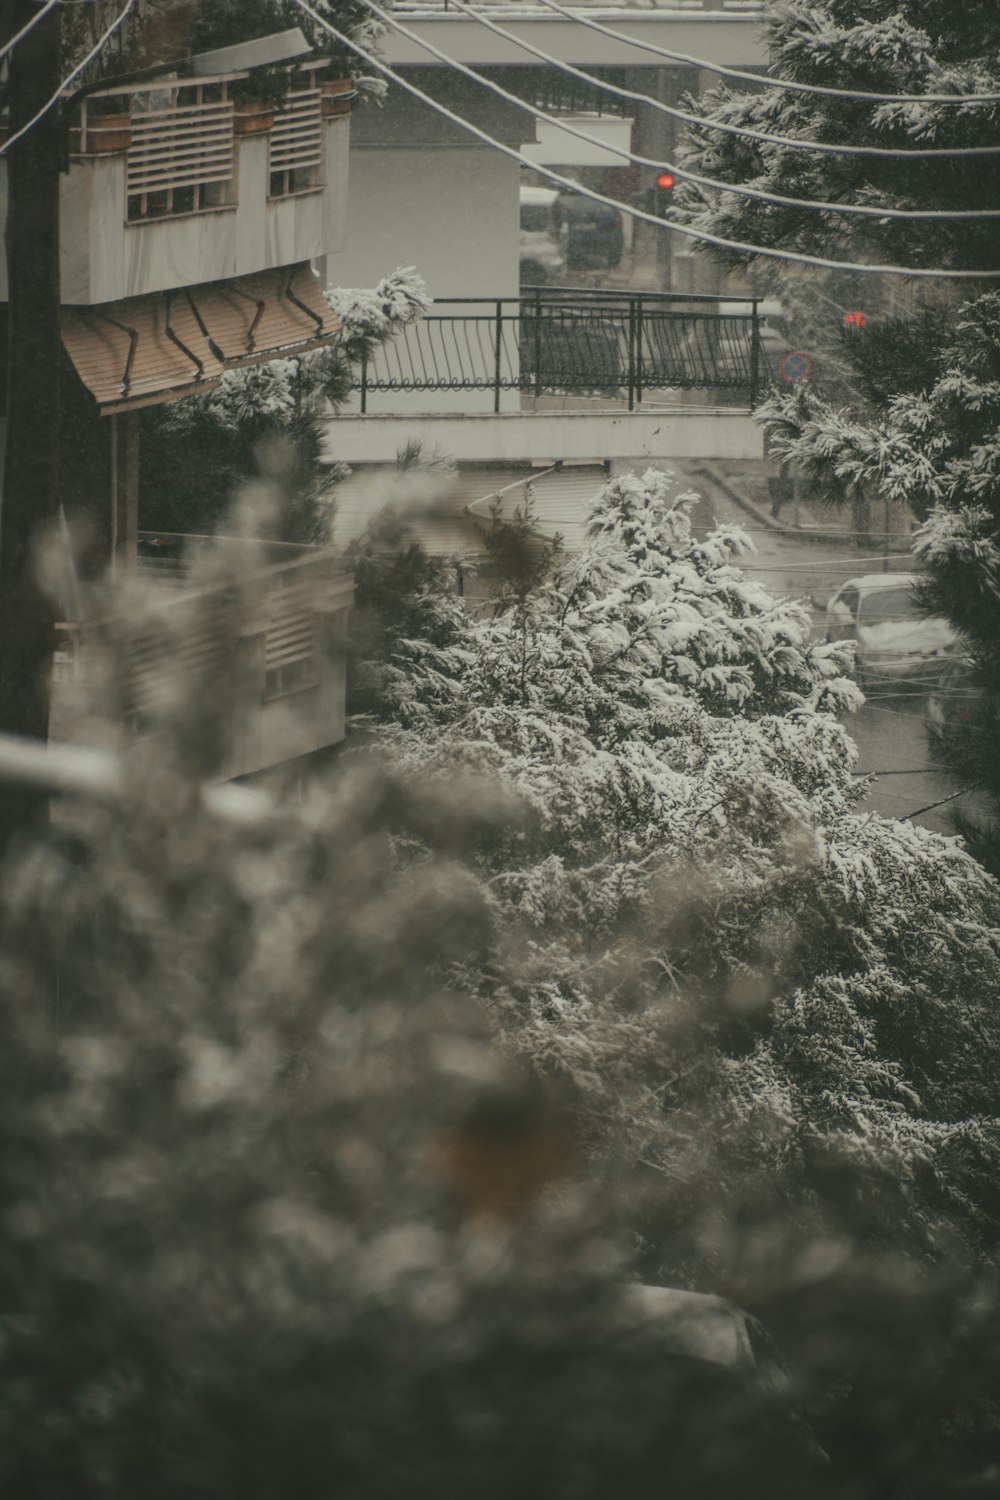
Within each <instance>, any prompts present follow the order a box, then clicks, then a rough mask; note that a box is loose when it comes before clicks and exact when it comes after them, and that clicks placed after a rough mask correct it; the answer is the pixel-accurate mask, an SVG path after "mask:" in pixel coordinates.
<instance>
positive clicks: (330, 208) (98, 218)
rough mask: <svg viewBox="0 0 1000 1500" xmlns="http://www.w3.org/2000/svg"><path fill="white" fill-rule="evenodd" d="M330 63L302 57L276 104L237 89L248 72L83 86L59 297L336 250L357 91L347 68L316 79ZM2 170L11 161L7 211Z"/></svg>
mask: <svg viewBox="0 0 1000 1500" xmlns="http://www.w3.org/2000/svg"><path fill="white" fill-rule="evenodd" d="M323 67H324V63H323V62H316V63H312V64H310V63H307V64H305V65H303V66H301V67H299V68H298V69H296V70H295V73H294V75H293V77H292V81H291V84H290V88H289V92H288V94H287V96H286V98H285V99H284V101H283V102H282V104H281V106H280V107H279V108H274V107H271V108H268V107H267V106H265V105H262V104H261V103H259V102H256V101H252V102H248V101H245V100H241V99H240V98H239V97H234V94H235V95H237V96H238V94H239V89H238V88H237V87H236V86H237V85H238V84H239V83H240V82H241V80H242V79H245V78H246V77H247V76H248V75H247V74H246V73H245V72H232V73H220V74H217V75H214V76H208V77H184V78H180V77H174V78H162V77H161V78H157V79H156V80H155V81H152V82H148V81H147V82H139V83H129V84H128V85H127V87H126V86H125V85H124V84H121V83H119V84H118V85H117V86H116V87H114V88H110V87H109V88H106V89H100V90H95V91H93V92H91V93H88V94H85V95H84V96H83V97H82V98H80V100H79V101H78V103H77V105H76V108H75V111H74V114H73V117H72V118H71V123H70V129H69V139H68V148H69V163H68V170H67V171H66V173H65V175H64V177H63V179H62V188H61V201H60V241H61V280H62V289H61V299H62V302H63V303H64V304H70V305H76V306H92V305H96V304H107V303H114V302H118V301H121V300H123V299H125V298H129V297H136V296H143V295H146V294H149V293H155V292H161V291H167V290H171V289H174V288H179V287H184V286H190V285H197V284H203V283H206V282H216V281H230V280H232V279H234V278H236V277H239V276H246V275H252V274H254V273H256V272H260V271H265V270H270V269H273V268H277V267H281V266H288V265H292V264H301V263H302V262H304V261H309V260H313V259H316V258H317V257H319V256H321V255H324V254H326V253H327V252H328V251H330V250H331V249H335V248H337V247H338V246H339V244H340V243H342V240H343V235H344V231H345V224H346V205H347V155H348V139H349V131H350V97H351V95H350V90H349V85H348V83H347V81H346V80H326V79H322V78H321V71H322V68H323ZM5 181H6V178H5V169H4V175H3V176H0V218H3V217H4V216H5V208H4V201H5V197H6V192H5ZM5 296H6V285H5V272H0V298H3V297H5Z"/></svg>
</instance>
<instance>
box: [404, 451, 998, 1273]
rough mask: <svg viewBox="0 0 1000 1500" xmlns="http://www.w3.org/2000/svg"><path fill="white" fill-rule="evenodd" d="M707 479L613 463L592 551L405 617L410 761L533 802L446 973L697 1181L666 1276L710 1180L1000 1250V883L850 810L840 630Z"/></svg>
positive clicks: (586, 1118)
mask: <svg viewBox="0 0 1000 1500" xmlns="http://www.w3.org/2000/svg"><path fill="white" fill-rule="evenodd" d="M691 498H692V497H690V496H680V495H675V494H674V493H673V491H672V487H671V484H670V482H669V479H668V478H667V477H666V476H664V475H663V474H660V473H656V472H653V471H651V472H649V473H647V474H646V475H644V476H642V478H636V477H631V476H629V477H625V478H621V479H617V480H615V481H613V482H612V483H611V484H610V485H609V486H608V487H607V488H606V490H605V491H604V493H603V495H602V496H601V497H600V499H599V500H598V501H597V502H596V505H595V509H594V513H593V519H592V522H591V526H590V533H589V538H588V542H587V545H586V547H585V549H584V551H583V553H582V555H581V556H580V557H579V558H577V559H572V560H564V561H562V562H560V561H558V559H557V562H556V567H555V571H554V572H553V574H552V576H551V578H549V579H548V580H547V581H545V582H544V583H542V584H541V585H540V586H538V587H536V588H535V589H533V590H532V591H530V592H529V593H527V594H525V595H524V596H521V597H518V598H515V599H513V600H512V603H511V605H510V607H508V608H506V609H503V610H501V611H500V612H499V613H498V614H496V615H495V616H494V617H493V618H489V619H483V620H480V621H478V622H473V621H471V620H470V621H469V622H468V623H467V624H466V625H465V627H464V629H462V628H461V627H460V626H459V625H458V624H457V621H456V620H455V618H454V617H452V632H451V634H450V635H449V637H448V638H447V639H446V640H443V641H440V642H435V641H430V640H426V639H424V640H421V639H419V638H411V639H408V640H400V641H398V642H397V650H396V656H395V660H394V661H393V662H392V663H390V664H389V665H388V666H387V668H386V669H385V672H384V675H383V679H382V682H383V690H384V695H385V696H384V698H383V715H384V717H385V719H386V721H387V723H386V727H385V729H384V731H383V736H382V738H383V742H384V745H385V749H386V752H387V753H388V754H389V755H390V756H391V758H392V761H393V764H395V765H396V766H397V767H399V768H400V769H401V770H402V771H403V773H404V774H405V775H406V776H407V777H411V778H412V779H413V782H414V784H415V785H416V786H439V787H441V788H447V787H451V788H453V789H458V788H460V787H462V786H465V785H468V783H469V781H470V778H475V777H484V776H485V777H486V778H487V785H488V791H487V801H489V799H490V798H492V799H496V798H498V797H499V798H500V800H501V802H504V801H505V803H506V805H507V806H510V807H518V808H520V813H519V815H517V816H513V815H512V816H510V817H509V818H508V821H507V824H506V826H503V827H501V828H499V829H498V828H496V827H494V826H490V828H489V830H488V832H487V833H486V834H485V835H484V837H483V839H482V841H481V844H480V845H479V847H478V848H477V849H476V850H475V851H474V855H473V867H474V869H475V870H476V873H477V875H478V876H479V878H481V879H484V880H485V881H486V882H487V884H488V889H489V890H490V892H491V894H492V900H493V902H494V903H495V907H496V911H497V914H498V920H499V922H500V933H501V936H500V939H499V942H498V944H497V946H496V947H495V948H494V950H493V951H492V952H491V953H490V954H489V955H488V957H487V959H486V961H485V962H483V961H482V960H476V961H470V962H469V963H466V964H463V965H459V966H457V967H456V969H455V970H454V971H453V973H452V982H453V983H456V984H458V985H459V986H460V987H461V988H462V990H463V991H464V992H466V993H473V994H475V995H477V996H478V997H479V999H480V1002H481V1003H482V1005H483V1006H484V1007H485V1009H486V1011H487V1013H488V1014H489V1015H490V1016H491V1018H492V1019H493V1022H494V1024H495V1025H496V1027H497V1028H498V1032H499V1034H500V1036H501V1037H502V1038H503V1040H504V1042H505V1044H506V1045H507V1046H509V1047H511V1048H513V1049H515V1050H517V1051H518V1052H520V1053H522V1054H526V1055H527V1056H528V1057H530V1058H531V1059H532V1060H533V1062H534V1063H535V1065H536V1066H537V1067H538V1068H540V1069H541V1070H542V1072H544V1073H547V1074H553V1075H555V1076H557V1077H559V1078H561V1079H562V1080H563V1081H564V1082H566V1083H567V1085H568V1086H569V1087H570V1088H571V1090H573V1091H574V1092H575V1096H576V1099H577V1104H578V1108H579V1112H580V1118H581V1121H582V1122H583V1128H584V1131H585V1133H586V1135H587V1137H588V1139H589V1141H590V1145H591V1149H592V1150H593V1151H594V1152H595V1154H596V1155H597V1156H598V1158H600V1159H601V1160H603V1161H604V1162H606V1163H607V1164H608V1165H609V1167H614V1168H615V1169H616V1170H620V1171H624V1172H628V1171H633V1170H634V1169H635V1167H636V1164H637V1163H638V1162H642V1163H645V1167H646V1170H648V1171H649V1172H651V1173H653V1174H663V1175H665V1177H666V1179H667V1181H668V1182H669V1183H671V1184H672V1185H673V1186H672V1187H671V1188H670V1190H669V1192H668V1198H669V1199H670V1202H671V1203H672V1204H673V1205H674V1208H675V1209H676V1211H677V1223H678V1224H681V1223H682V1224H683V1225H684V1226H685V1227H684V1229H683V1230H681V1229H677V1228H675V1230H673V1231H670V1230H667V1229H665V1228H664V1219H663V1214H662V1213H661V1212H660V1211H659V1210H658V1214H659V1217H658V1218H657V1227H656V1230H655V1232H652V1231H651V1234H650V1238H651V1242H652V1245H653V1248H652V1250H651V1264H652V1265H653V1266H654V1267H655V1268H656V1270H657V1272H658V1273H659V1274H660V1275H664V1276H667V1277H668V1278H670V1277H676V1276H677V1275H678V1274H691V1271H692V1267H693V1266H694V1265H696V1264H700V1265H702V1267H704V1256H705V1254H706V1253H707V1251H706V1247H705V1246H704V1245H698V1244H694V1243H692V1242H691V1241H690V1240H689V1239H688V1234H689V1230H690V1224H691V1222H692V1215H693V1216H694V1218H697V1212H695V1210H694V1209H693V1207H692V1205H693V1204H695V1203H696V1202H697V1201H698V1199H699V1195H700V1193H701V1192H702V1190H703V1189H704V1190H706V1191H707V1187H706V1184H710V1186H711V1193H712V1194H713V1195H716V1197H717V1199H720V1200H725V1201H726V1203H727V1205H728V1209H727V1211H732V1212H733V1213H735V1214H736V1215H737V1217H738V1216H739V1215H740V1214H747V1215H749V1216H750V1217H751V1218H752V1217H753V1214H754V1212H755V1210H754V1207H753V1205H754V1203H755V1202H758V1203H759V1204H761V1205H764V1204H766V1205H768V1207H767V1209H766V1210H765V1209H763V1208H762V1210H761V1211H762V1212H765V1213H766V1214H770V1213H772V1212H773V1211H774V1206H775V1204H776V1203H778V1202H780V1203H783V1204H785V1205H787V1206H788V1210H789V1212H790V1213H791V1214H792V1217H793V1222H794V1224H795V1225H796V1226H798V1228H797V1229H796V1230H795V1232H796V1233H797V1232H798V1229H799V1228H801V1226H802V1225H804V1224H809V1226H810V1229H811V1230H816V1229H817V1228H818V1226H820V1225H825V1229H826V1231H829V1232H831V1233H841V1232H844V1233H847V1234H848V1235H856V1236H858V1237H859V1238H860V1239H861V1240H863V1241H864V1242H866V1243H868V1244H872V1243H886V1242H889V1241H891V1242H892V1243H893V1244H895V1245H896V1246H897V1247H898V1248H900V1249H904V1248H905V1249H906V1250H908V1251H910V1252H916V1253H918V1254H921V1255H932V1256H933V1255H934V1254H935V1253H936V1248H935V1247H936V1246H938V1245H940V1244H941V1243H942V1242H943V1241H942V1236H947V1235H951V1234H958V1235H959V1236H960V1237H961V1238H962V1239H964V1241H965V1242H966V1244H967V1245H969V1246H972V1247H976V1248H978V1249H981V1250H986V1249H987V1247H988V1246H989V1244H990V1239H991V1235H993V1234H994V1233H995V1229H996V1226H995V1224H994V1218H995V1207H994V1204H993V1194H992V1190H991V1189H990V1188H989V1186H988V1181H987V1174H988V1171H989V1170H991V1168H989V1167H988V1166H987V1164H988V1163H991V1162H992V1163H994V1164H995V1165H996V1166H998V1167H1000V1156H998V1155H997V1153H998V1152H1000V1141H998V1140H997V1138H996V1134H995V1131H994V1129H993V1127H992V1126H991V1124H990V1121H991V1120H992V1119H993V1118H994V1116H995V1114H996V1112H997V1109H998V1107H1000V1095H998V1093H997V1085H996V1078H995V1064H996V1062H1000V1024H998V1021H997V1013H996V1006H995V996H996V993H997V986H998V984H1000V937H998V920H1000V904H998V897H997V892H996V888H995V886H994V885H993V883H992V881H991V880H990V879H989V878H988V877H987V876H985V875H984V874H983V873H982V871H981V870H980V869H979V867H978V866H977V865H976V863H975V862H974V861H973V860H971V859H970V858H969V857H968V856H967V855H965V854H963V853H962V852H961V851H960V850H959V849H958V848H957V847H956V846H955V845H954V844H953V843H949V842H947V841H945V840H942V839H941V838H939V837H937V836H935V835H932V834H929V833H927V832H924V831H922V830H918V829H915V828H912V827H910V826H908V825H899V824H896V823H893V822H884V821H882V820H879V819H877V818H872V817H862V816H858V815H856V814H855V813H854V812H853V811H852V807H853V803H854V790H853V788H854V785H855V783H854V779H853V777H852V766H853V761H854V752H853V748H852V746H851V743H850V741H849V739H848V737H847V735H846V733H845V731H844V730H843V729H842V728H841V726H840V725H839V724H838V722H837V719H836V714H837V712H838V711H839V710H841V709H842V708H844V707H845V706H850V705H851V704H852V703H855V702H856V701H857V700H856V690H855V689H854V688H853V686H852V684H850V683H849V682H848V681H846V680H845V678H844V676H843V673H844V671H845V670H846V668H847V665H848V657H847V654H846V650H845V648H844V647H841V646H827V645H818V644H815V643H813V642H812V641H811V640H810V629H809V620H808V617H807V615H806V613H805V611H804V610H803V609H802V607H801V606H800V605H798V604H796V603H791V602H788V601H781V600H775V599H773V598H772V597H771V596H770V595H769V594H768V593H767V591H766V590H765V589H763V588H762V587H761V586H760V585H758V584H756V583H753V582H751V581H750V580H749V579H748V578H747V576H746V575H745V574H744V573H743V572H742V571H741V570H740V568H739V566H738V558H739V556H740V554H741V553H742V552H743V551H744V550H745V549H746V548H747V547H748V545H749V544H748V543H747V541H746V539H745V538H744V537H741V536H740V534H739V533H737V532H734V531H733V530H732V529H729V528H720V529H719V530H717V531H716V532H714V533H713V534H712V535H710V536H709V537H707V538H705V539H703V540H702V539H698V538H696V537H695V536H694V535H693V534H692V531H691V526H690V504H691ZM456 795H458V793H457V790H456ZM442 836H443V837H445V838H449V837H450V835H449V834H448V832H447V828H446V827H445V829H444V830H443V832H442ZM427 845H428V847H429V848H433V847H435V834H434V833H433V832H431V833H430V834H429V835H428V837H427ZM408 848H409V854H408V857H409V858H419V857H420V856H419V854H415V853H414V851H413V846H408ZM953 1026H954V1027H956V1028H957V1030H953V1029H952V1027H953ZM981 1046H982V1047H983V1048H984V1051H983V1054H982V1059H980V1060H977V1059H976V1053H977V1050H978V1049H979V1048H980V1047H981ZM987 1056H988V1057H990V1058H991V1059H993V1061H991V1062H989V1063H986V1061H985V1058H986V1057H987ZM705 1111H707V1114H708V1116H711V1118H712V1119H713V1120H714V1125H712V1126H711V1127H706V1126H705V1119H706V1114H705ZM696 1117H700V1118H701V1120H702V1128H700V1129H699V1130H697V1131H695V1132H694V1133H693V1134H692V1121H693V1119H694V1118H696ZM706 1174H707V1176H706ZM889 1182H891V1183H894V1184H895V1187H894V1188H893V1191H892V1193H891V1194H888V1193H887V1191H886V1190H885V1185H886V1183H889ZM662 1187H663V1184H662V1183H660V1189H661V1190H662ZM682 1204H683V1205H686V1206H685V1207H684V1209H683V1211H682V1210H681V1207H680V1205H682ZM661 1208H662V1200H661ZM667 1217H668V1218H669V1214H668V1215H667ZM731 1248H732V1247H730V1249H731ZM729 1253H730V1252H729V1250H727V1251H726V1252H725V1253H724V1254H723V1255H722V1259H723V1260H727V1259H728V1255H729ZM720 1264H721V1262H720Z"/></svg>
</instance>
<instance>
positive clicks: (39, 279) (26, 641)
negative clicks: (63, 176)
mask: <svg viewBox="0 0 1000 1500" xmlns="http://www.w3.org/2000/svg"><path fill="white" fill-rule="evenodd" d="M11 9H12V16H11V19H10V20H9V22H8V25H9V30H8V32H7V35H6V37H5V38H4V40H9V38H10V37H11V36H12V35H13V34H14V33H15V32H17V31H18V30H20V28H21V27H22V26H24V25H25V24H26V23H27V22H29V21H30V20H32V19H33V17H35V16H37V14H38V11H39V4H38V3H34V0H17V3H16V4H14V6H13V7H12V8H11ZM61 12H62V7H61V5H56V6H53V8H52V9H51V10H50V11H49V12H48V14H47V15H45V16H44V17H43V18H42V19H41V20H40V21H39V22H38V23H37V24H36V25H35V26H34V27H33V29H32V30H31V31H30V32H28V34H27V36H25V37H23V38H22V39H21V41H19V42H18V44H17V46H16V47H15V49H14V51H13V53H12V54H11V57H10V74H9V80H8V97H9V101H10V116H9V118H10V136H11V138H12V137H13V136H15V135H16V134H17V132H18V130H20V129H21V128H22V126H24V125H27V124H28V123H29V121H30V120H32V118H33V117H34V116H35V115H36V114H37V113H38V111H39V110H40V109H41V108H42V107H43V106H44V105H46V104H47V103H48V101H49V100H50V99H51V97H52V96H53V94H55V93H56V92H57V91H58V89H59V86H60V83H61V81H62V80H61V73H60V66H61V57H60V41H61V33H62V14H61ZM8 15H11V10H10V9H9V10H8ZM61 163H62V123H61V118H60V110H59V108H58V106H56V107H54V108H53V109H51V110H49V112H48V114H46V115H45V116H44V117H43V119H41V120H39V121H38V123H37V124H36V125H34V126H32V128H31V129H30V130H29V131H28V133H27V134H26V135H25V136H23V137H22V138H21V139H20V140H19V141H17V142H16V143H15V144H14V145H13V146H12V147H11V148H10V150H9V152H8V153H7V156H6V164H7V233H6V251H7V281H8V301H7V309H6V319H5V322H6V344H7V347H6V350H5V351H4V356H3V364H4V366H5V373H6V390H5V392H4V397H5V399H4V408H5V412H6V423H5V427H6V431H5V439H6V441H5V448H4V462H3V490H2V496H0V731H4V732H6V733H9V734H18V735H28V736H31V737H32V738H35V739H39V740H45V739H47V737H48V723H49V677H50V673H51V669H52V655H53V649H54V643H55V629H54V623H55V622H54V612H53V606H52V604H51V602H50V600H49V599H48V598H47V597H46V596H45V594H44V593H43V591H42V589H41V587H40V584H39V581H38V578H37V563H36V558H37V551H38V546H39V543H40V542H41V540H42V539H43V538H44V537H45V536H46V535H47V534H48V533H49V532H50V531H51V530H52V529H53V528H54V526H55V524H56V522H57V519H58V515H59V431H60V424H59V384H60V381H59V373H60V365H61V360H62V350H61V343H60V332H59V176H60V168H61ZM43 806H44V799H40V798H39V797H38V796H37V794H35V795H30V794H26V793H22V792H20V791H16V790H15V789H14V788H8V789H0V850H2V849H4V848H6V846H7V844H8V843H9V841H10V839H11V837H12V835H13V834H14V833H15V832H16V831H17V829H19V828H21V827H23V826H24V825H25V824H26V823H28V822H30V821H32V820H33V819H34V818H35V817H37V816H38V814H39V812H40V811H41V810H42V808H43Z"/></svg>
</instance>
